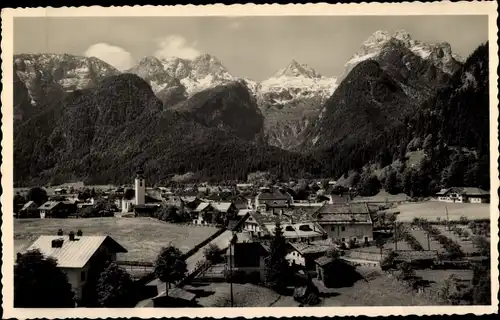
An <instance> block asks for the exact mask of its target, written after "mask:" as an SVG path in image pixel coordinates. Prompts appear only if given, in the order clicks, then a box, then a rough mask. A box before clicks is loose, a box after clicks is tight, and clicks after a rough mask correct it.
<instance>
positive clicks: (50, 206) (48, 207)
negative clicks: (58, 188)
mask: <svg viewBox="0 0 500 320" xmlns="http://www.w3.org/2000/svg"><path fill="white" fill-rule="evenodd" d="M60 203H61V202H60V201H47V202H45V203H44V204H42V205H41V206H39V207H38V209H39V210H52V209H54V208H55V207H56V206H57V205H59V204H60Z"/></svg>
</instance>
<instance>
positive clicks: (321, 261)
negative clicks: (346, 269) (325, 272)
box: [314, 256, 333, 267]
mask: <svg viewBox="0 0 500 320" xmlns="http://www.w3.org/2000/svg"><path fill="white" fill-rule="evenodd" d="M314 262H316V263H317V264H318V265H320V266H322V267H323V266H326V265H327V264H329V263H331V262H333V258H330V257H327V256H322V257H319V258H318V259H316V260H314Z"/></svg>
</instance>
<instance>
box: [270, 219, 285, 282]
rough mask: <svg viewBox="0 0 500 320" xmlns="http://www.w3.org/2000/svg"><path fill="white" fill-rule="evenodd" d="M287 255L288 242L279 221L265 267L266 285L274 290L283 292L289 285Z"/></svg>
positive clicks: (277, 221)
mask: <svg viewBox="0 0 500 320" xmlns="http://www.w3.org/2000/svg"><path fill="white" fill-rule="evenodd" d="M286 255H287V248H286V241H285V237H284V236H283V229H282V228H281V225H280V221H279V220H278V219H277V220H276V227H275V229H274V236H273V238H272V240H271V244H270V252H269V256H267V258H266V265H265V283H266V285H267V286H268V287H270V288H272V289H274V290H281V289H283V288H284V287H285V286H286V284H287V283H286V282H287V280H288V271H289V264H288V261H287V260H286Z"/></svg>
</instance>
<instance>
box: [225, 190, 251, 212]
mask: <svg viewBox="0 0 500 320" xmlns="http://www.w3.org/2000/svg"><path fill="white" fill-rule="evenodd" d="M228 200H230V201H231V202H232V203H233V204H234V206H235V207H236V209H238V210H243V209H250V208H251V207H252V201H251V200H250V199H247V198H246V197H244V196H242V195H241V194H239V195H236V196H234V197H230V198H229V199H228Z"/></svg>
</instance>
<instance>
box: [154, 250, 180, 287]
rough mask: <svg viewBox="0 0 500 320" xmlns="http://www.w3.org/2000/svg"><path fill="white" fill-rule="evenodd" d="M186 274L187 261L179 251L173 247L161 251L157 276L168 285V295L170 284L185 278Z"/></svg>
mask: <svg viewBox="0 0 500 320" xmlns="http://www.w3.org/2000/svg"><path fill="white" fill-rule="evenodd" d="M186 272H187V265H186V261H185V260H184V255H183V254H182V252H181V251H180V250H179V249H177V248H176V247H174V246H172V245H169V246H168V247H164V248H162V249H161V251H160V254H159V255H158V257H157V258H156V262H155V274H156V276H157V277H158V278H159V279H160V280H161V281H163V282H166V283H167V295H168V289H169V288H170V283H171V282H175V281H179V280H181V279H182V278H184V275H185V274H186Z"/></svg>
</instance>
